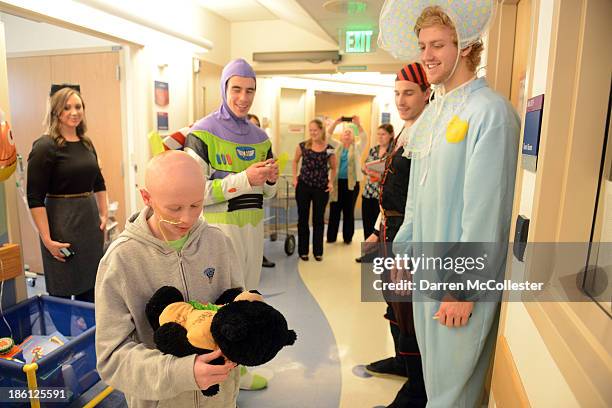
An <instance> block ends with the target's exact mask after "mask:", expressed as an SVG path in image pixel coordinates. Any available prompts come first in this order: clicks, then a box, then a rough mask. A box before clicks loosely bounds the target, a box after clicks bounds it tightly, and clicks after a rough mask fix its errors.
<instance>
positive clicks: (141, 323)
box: [96, 207, 244, 408]
mask: <svg viewBox="0 0 612 408" xmlns="http://www.w3.org/2000/svg"><path fill="white" fill-rule="evenodd" d="M151 215H152V210H151V209H150V208H149V207H145V208H144V209H143V210H142V211H141V212H140V213H138V214H135V215H133V216H132V217H131V218H130V220H128V222H127V223H126V228H125V230H124V231H123V232H122V233H121V235H119V237H118V238H117V240H116V241H115V242H113V244H112V245H111V246H110V247H109V249H108V251H107V252H106V254H105V255H104V257H103V258H102V260H101V261H100V266H99V268H98V276H97V279H96V326H97V327H96V355H97V358H98V364H97V367H98V372H99V374H100V377H102V379H103V380H104V381H105V382H106V383H107V384H109V385H111V386H112V387H114V388H116V389H118V390H120V391H122V392H123V393H124V394H125V397H126V399H127V401H128V405H129V406H130V407H172V408H180V407H206V408H234V407H236V398H237V396H238V386H239V378H240V375H239V374H240V373H239V370H237V369H234V370H232V372H231V373H230V376H229V377H228V379H227V380H226V381H225V382H224V383H222V384H221V385H220V391H219V393H218V394H217V395H216V396H214V397H204V396H203V395H202V393H201V392H200V391H199V388H198V385H197V384H196V381H195V378H194V375H193V364H194V360H195V357H196V356H195V355H192V356H188V357H182V358H178V357H174V356H170V355H165V354H162V353H161V352H160V351H158V350H156V348H155V343H154V342H153V329H151V326H150V325H149V322H148V321H147V318H146V316H145V305H146V303H147V301H148V300H149V299H150V298H151V296H152V295H153V293H155V291H156V290H157V289H159V288H160V287H161V286H165V285H170V286H175V287H176V288H178V289H179V290H180V291H181V292H182V293H183V296H184V297H185V299H186V300H198V301H201V302H213V301H214V300H215V299H216V298H217V297H218V296H220V295H221V293H223V291H224V290H226V289H229V288H232V287H241V286H244V284H243V276H242V271H240V270H239V269H238V267H237V265H238V263H237V262H236V259H237V258H236V254H235V252H234V249H233V247H232V246H231V243H230V241H229V239H228V238H227V237H226V236H225V234H223V232H222V231H221V230H220V229H219V228H217V227H215V226H212V225H209V224H208V223H206V222H205V221H202V220H201V219H199V220H198V221H197V222H196V224H195V225H194V226H193V227H192V229H191V231H190V234H189V238H188V239H187V241H186V242H185V245H184V246H183V249H182V250H181V251H180V252H177V251H175V250H173V249H172V248H170V247H169V246H168V245H167V244H166V243H165V242H164V241H161V240H159V239H157V238H155V236H153V234H152V233H151V230H150V229H149V226H148V224H147V218H149V217H150V216H151Z"/></svg>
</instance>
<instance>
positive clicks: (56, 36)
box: [0, 13, 117, 54]
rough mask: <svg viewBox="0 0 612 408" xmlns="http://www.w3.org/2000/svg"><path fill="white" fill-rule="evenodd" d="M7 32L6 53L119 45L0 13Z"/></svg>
mask: <svg viewBox="0 0 612 408" xmlns="http://www.w3.org/2000/svg"><path fill="white" fill-rule="evenodd" d="M0 19H1V20H2V21H3V22H4V27H5V31H6V52H7V53H8V54H11V53H20V52H32V51H44V50H57V49H70V48H96V47H111V46H113V45H117V44H116V43H113V42H111V41H107V40H103V39H101V38H96V37H92V36H90V35H86V34H81V33H77V32H74V31H71V30H67V29H65V28H60V27H56V26H53V25H49V24H45V23H38V22H35V21H31V20H26V19H24V18H19V17H15V16H12V15H10V14H5V13H0Z"/></svg>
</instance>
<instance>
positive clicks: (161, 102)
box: [155, 81, 170, 106]
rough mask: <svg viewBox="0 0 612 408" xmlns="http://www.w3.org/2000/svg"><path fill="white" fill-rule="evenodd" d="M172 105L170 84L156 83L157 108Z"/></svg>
mask: <svg viewBox="0 0 612 408" xmlns="http://www.w3.org/2000/svg"><path fill="white" fill-rule="evenodd" d="M169 103H170V93H169V90H168V83H167V82H161V81H155V104H156V105H157V106H168V104H169Z"/></svg>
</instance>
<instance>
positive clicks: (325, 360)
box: [238, 229, 403, 408]
mask: <svg viewBox="0 0 612 408" xmlns="http://www.w3.org/2000/svg"><path fill="white" fill-rule="evenodd" d="M362 234H363V231H362V230H361V229H358V230H356V231H355V237H359V236H361V235H362ZM359 251H360V242H357V240H355V241H353V243H352V244H351V245H345V244H344V243H342V242H341V241H338V242H336V243H333V244H327V243H326V244H325V252H324V257H323V261H322V262H317V261H315V260H314V259H313V258H312V257H311V258H310V260H309V261H307V262H304V261H301V260H299V258H298V257H297V256H295V255H293V256H286V255H285V253H284V251H283V245H282V241H281V240H279V241H276V242H270V241H268V240H266V250H265V253H266V256H267V257H268V258H269V259H271V260H274V262H276V267H275V268H264V269H263V272H262V277H261V285H260V291H261V293H262V294H263V295H264V297H265V298H266V301H267V302H269V303H270V304H271V305H273V306H274V307H276V308H277V309H279V310H281V311H282V312H283V314H285V317H286V318H287V321H288V322H289V327H290V328H291V329H293V330H295V331H296V332H297V335H298V340H297V342H296V343H295V345H294V346H292V347H286V348H285V349H283V350H282V351H281V352H280V353H279V354H278V355H277V357H276V358H275V359H274V360H272V361H271V362H270V363H268V364H266V365H264V366H262V367H264V368H266V369H269V370H270V371H271V372H273V373H274V377H273V378H272V379H271V380H270V381H269V383H268V388H267V389H266V390H262V391H241V392H240V395H239V397H238V402H239V406H240V408H249V407H266V408H285V407H288V406H291V407H296V408H312V407H321V408H335V407H342V408H349V407H355V408H372V407H376V406H386V405H388V404H389V403H390V402H391V401H392V400H393V398H394V397H395V394H396V393H397V391H398V390H399V388H400V387H401V386H402V384H403V382H402V381H400V380H399V379H393V378H384V379H383V378H379V377H371V376H369V374H367V373H366V372H365V371H364V370H363V367H362V365H365V364H368V363H370V362H372V361H375V360H379V359H381V358H385V357H388V356H391V355H392V354H391V353H392V351H393V343H392V340H391V335H390V333H389V325H388V322H387V320H385V319H383V317H382V316H383V314H384V312H385V308H386V304H385V303H376V302H361V287H360V285H361V279H360V266H359V265H360V264H358V263H356V262H355V261H354V259H355V258H356V257H358V256H359ZM255 372H257V369H255ZM288 401H291V402H290V403H289V402H288Z"/></svg>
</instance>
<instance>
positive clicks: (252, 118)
mask: <svg viewBox="0 0 612 408" xmlns="http://www.w3.org/2000/svg"><path fill="white" fill-rule="evenodd" d="M247 118H248V119H249V121H250V122H251V123H252V124H254V125H255V126H257V127H258V128H261V122H260V121H259V118H258V117H257V115H255V114H252V113H249V114H248V115H247ZM261 266H263V267H264V268H274V267H275V266H276V264H275V263H274V262H272V261H270V260H268V258H266V256H265V255H264V256H263V258H262V260H261Z"/></svg>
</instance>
